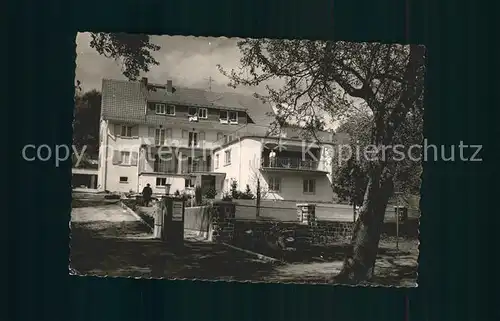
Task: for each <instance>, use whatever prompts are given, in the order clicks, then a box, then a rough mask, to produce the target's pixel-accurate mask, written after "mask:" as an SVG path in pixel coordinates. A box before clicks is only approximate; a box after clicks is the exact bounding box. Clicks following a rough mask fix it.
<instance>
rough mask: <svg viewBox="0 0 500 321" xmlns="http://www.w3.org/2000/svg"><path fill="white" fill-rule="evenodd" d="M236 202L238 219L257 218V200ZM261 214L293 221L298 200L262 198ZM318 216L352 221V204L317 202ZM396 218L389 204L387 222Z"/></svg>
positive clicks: (413, 215)
mask: <svg viewBox="0 0 500 321" xmlns="http://www.w3.org/2000/svg"><path fill="white" fill-rule="evenodd" d="M234 202H235V203H236V219H249V220H251V219H256V218H257V204H256V201H255V200H234ZM259 216H260V218H262V219H270V220H278V221H283V222H293V221H296V220H297V202H296V201H293V202H292V201H269V200H261V202H260V210H259ZM419 216H420V211H418V210H415V209H409V210H408V218H410V219H416V218H418V217H419ZM316 218H317V219H318V220H324V221H338V222H352V221H353V209H352V206H349V205H342V204H331V203H316ZM395 220H396V212H395V210H394V207H393V206H387V209H386V212H385V219H384V221H385V222H391V221H395Z"/></svg>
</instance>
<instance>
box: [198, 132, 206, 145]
mask: <svg viewBox="0 0 500 321" xmlns="http://www.w3.org/2000/svg"><path fill="white" fill-rule="evenodd" d="M199 139H200V143H201V144H202V145H203V144H204V143H205V132H200V138H199Z"/></svg>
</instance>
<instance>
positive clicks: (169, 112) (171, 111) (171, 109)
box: [166, 105, 175, 116]
mask: <svg viewBox="0 0 500 321" xmlns="http://www.w3.org/2000/svg"><path fill="white" fill-rule="evenodd" d="M166 114H167V115H170V116H175V106H174V105H167V110H166Z"/></svg>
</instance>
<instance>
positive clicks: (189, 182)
mask: <svg viewBox="0 0 500 321" xmlns="http://www.w3.org/2000/svg"><path fill="white" fill-rule="evenodd" d="M184 187H185V188H192V187H194V180H193V179H192V178H186V179H185V180H184Z"/></svg>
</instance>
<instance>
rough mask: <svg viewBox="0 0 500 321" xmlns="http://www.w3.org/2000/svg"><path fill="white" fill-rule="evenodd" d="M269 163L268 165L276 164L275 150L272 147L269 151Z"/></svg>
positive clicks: (273, 165)
mask: <svg viewBox="0 0 500 321" xmlns="http://www.w3.org/2000/svg"><path fill="white" fill-rule="evenodd" d="M269 163H270V165H271V166H270V167H275V166H276V152H275V151H274V149H271V152H270V153H269Z"/></svg>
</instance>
